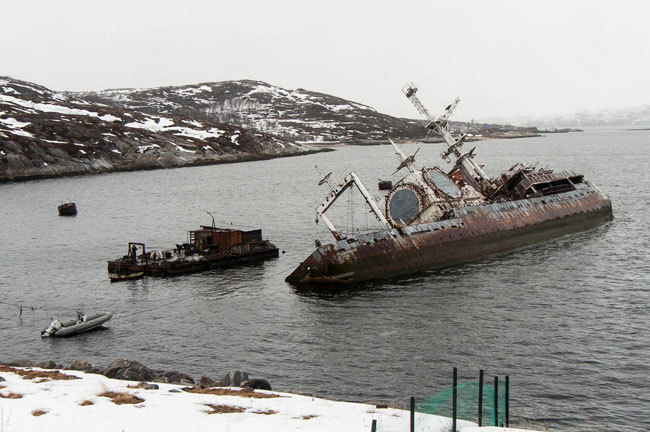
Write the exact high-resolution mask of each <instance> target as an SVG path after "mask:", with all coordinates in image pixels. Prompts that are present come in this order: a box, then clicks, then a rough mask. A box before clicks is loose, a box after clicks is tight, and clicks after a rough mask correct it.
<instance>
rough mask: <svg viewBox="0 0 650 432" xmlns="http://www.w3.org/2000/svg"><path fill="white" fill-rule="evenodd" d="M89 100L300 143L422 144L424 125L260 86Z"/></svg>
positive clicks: (109, 93) (332, 99)
mask: <svg viewBox="0 0 650 432" xmlns="http://www.w3.org/2000/svg"><path fill="white" fill-rule="evenodd" d="M73 95H75V96H77V97H83V98H84V99H87V100H94V101H97V102H102V103H107V104H112V105H113V106H115V107H120V108H128V109H136V110H139V111H143V112H149V113H160V114H164V115H183V116H191V117H193V118H197V119H205V120H210V121H217V122H222V123H230V124H237V125H240V126H243V127H248V128H252V129H255V130H257V131H261V132H266V133H270V134H274V135H278V136H281V137H283V138H286V139H292V140H299V141H300V140H302V141H338V140H356V139H380V138H386V137H389V136H390V137H393V138H422V137H423V136H424V133H425V130H424V128H423V127H422V124H421V123H419V122H417V121H413V120H406V119H400V118H396V117H392V116H389V115H386V114H381V113H378V112H377V111H376V110H375V109H373V108H371V107H369V106H367V105H363V104H360V103H357V102H352V101H348V100H345V99H342V98H339V97H336V96H330V95H327V94H323V93H316V92H313V91H308V90H304V89H297V90H287V89H284V88H281V87H277V86H274V85H270V84H267V83H265V82H262V81H249V80H243V81H223V82H214V83H202V84H196V85H187V86H179V87H157V88H151V89H117V90H104V91H102V92H97V93H95V92H85V93H74V94H73Z"/></svg>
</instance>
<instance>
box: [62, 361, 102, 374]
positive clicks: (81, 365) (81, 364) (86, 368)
mask: <svg viewBox="0 0 650 432" xmlns="http://www.w3.org/2000/svg"><path fill="white" fill-rule="evenodd" d="M67 369H69V370H76V371H82V372H88V373H96V374H100V375H103V374H104V369H102V368H101V367H99V366H95V365H93V364H91V363H89V362H87V361H86V360H75V361H73V362H72V363H70V366H68V367H67Z"/></svg>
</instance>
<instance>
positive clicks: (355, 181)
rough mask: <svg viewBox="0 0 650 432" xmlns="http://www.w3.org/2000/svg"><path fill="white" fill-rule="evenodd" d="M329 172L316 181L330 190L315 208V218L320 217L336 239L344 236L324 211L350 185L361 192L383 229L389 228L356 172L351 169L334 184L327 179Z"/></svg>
mask: <svg viewBox="0 0 650 432" xmlns="http://www.w3.org/2000/svg"><path fill="white" fill-rule="evenodd" d="M316 169H317V170H318V172H319V173H320V174H321V175H323V172H322V171H321V170H320V168H318V167H316ZM331 174H332V173H331V172H329V173H327V174H325V175H324V176H323V178H322V179H321V180H320V181H319V182H318V184H319V185H323V184H327V186H328V187H329V188H330V192H329V194H328V195H327V197H326V198H325V200H324V201H323V202H322V203H321V204H320V205H319V206H318V208H316V215H317V218H318V217H320V218H321V219H322V220H323V222H325V225H327V228H328V229H329V230H330V232H331V233H332V235H333V236H334V238H335V239H336V240H342V239H343V238H344V237H343V235H341V233H340V232H338V230H337V229H336V227H335V226H334V224H333V223H332V221H330V219H329V218H328V217H327V215H325V212H327V210H328V209H329V208H330V207H331V206H332V204H334V202H335V201H336V200H337V199H338V198H339V197H340V196H341V195H342V194H343V192H345V191H346V190H347V189H348V188H349V187H351V186H356V187H357V189H358V190H359V192H360V193H361V196H363V199H364V200H365V201H366V203H367V204H368V206H369V207H370V210H371V211H372V212H373V213H374V214H375V217H376V218H377V220H379V222H380V223H381V224H382V225H383V227H384V228H385V229H391V226H390V224H389V223H388V221H387V220H386V218H385V217H384V214H383V213H382V212H381V209H380V208H379V206H378V205H377V202H375V199H374V198H373V197H372V195H370V192H368V189H366V187H365V186H364V184H363V182H361V179H360V178H359V176H357V174H356V173H355V172H354V171H353V172H351V173H350V174H348V175H347V176H345V178H344V179H343V182H342V183H340V184H338V185H336V186H332V184H331V183H330V181H329V178H330V176H331ZM316 222H318V219H316Z"/></svg>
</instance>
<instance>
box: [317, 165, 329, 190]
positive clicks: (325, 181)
mask: <svg viewBox="0 0 650 432" xmlns="http://www.w3.org/2000/svg"><path fill="white" fill-rule="evenodd" d="M314 166H315V167H316V170H317V171H318V173H319V174H320V175H321V176H322V177H323V178H321V179H320V180H319V181H318V186H321V185H324V184H327V186H329V188H330V190H334V187H332V185H331V183H330V177H331V176H332V171H330V172H328V173H327V174H323V171H321V170H320V168H318V165H314Z"/></svg>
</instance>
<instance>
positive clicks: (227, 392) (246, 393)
mask: <svg viewBox="0 0 650 432" xmlns="http://www.w3.org/2000/svg"><path fill="white" fill-rule="evenodd" d="M183 390H184V391H186V392H188V393H199V394H211V395H217V396H239V397H246V398H255V399H270V398H278V397H284V396H280V395H276V394H268V393H258V392H256V391H255V390H253V389H252V388H242V389H241V390H233V389H229V388H220V387H210V388H203V389H202V388H195V387H185V388H184V389H183Z"/></svg>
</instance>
